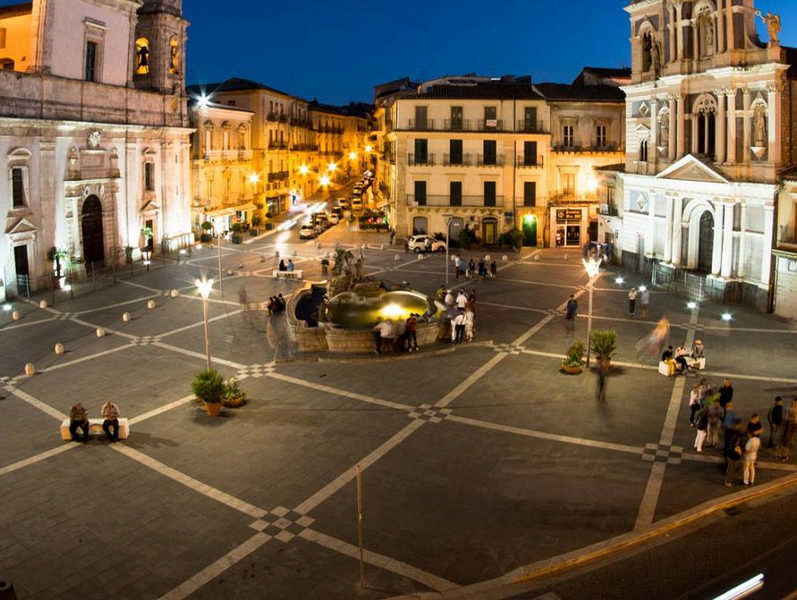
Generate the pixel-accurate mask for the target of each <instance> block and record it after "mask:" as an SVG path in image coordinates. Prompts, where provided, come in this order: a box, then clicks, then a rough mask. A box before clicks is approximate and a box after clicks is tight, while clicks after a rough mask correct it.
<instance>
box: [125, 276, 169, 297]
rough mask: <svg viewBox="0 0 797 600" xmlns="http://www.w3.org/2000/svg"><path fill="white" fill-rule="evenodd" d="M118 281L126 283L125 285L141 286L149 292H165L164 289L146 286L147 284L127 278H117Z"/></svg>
mask: <svg viewBox="0 0 797 600" xmlns="http://www.w3.org/2000/svg"><path fill="white" fill-rule="evenodd" d="M117 281H118V282H119V283H122V284H124V285H129V286H131V287H136V288H140V289H142V290H147V291H148V292H155V293H157V294H161V293H162V292H163V290H158V289H156V288H152V287H148V286H146V285H144V284H142V283H136V282H135V281H127V280H126V279H117Z"/></svg>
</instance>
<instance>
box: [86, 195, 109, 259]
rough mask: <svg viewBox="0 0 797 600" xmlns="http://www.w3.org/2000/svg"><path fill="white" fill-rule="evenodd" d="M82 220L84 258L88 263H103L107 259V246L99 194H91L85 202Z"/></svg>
mask: <svg viewBox="0 0 797 600" xmlns="http://www.w3.org/2000/svg"><path fill="white" fill-rule="evenodd" d="M80 220H81V232H82V234H83V258H84V259H85V261H86V264H87V265H89V264H93V263H95V262H99V263H102V262H103V261H104V260H105V247H104V245H103V236H102V204H100V199H99V198H97V196H93V195H92V196H89V197H88V198H86V200H85V201H84V202H83V210H82V213H81V218H80Z"/></svg>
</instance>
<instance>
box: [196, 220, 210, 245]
mask: <svg viewBox="0 0 797 600" xmlns="http://www.w3.org/2000/svg"><path fill="white" fill-rule="evenodd" d="M201 227H202V234H201V235H200V236H199V241H200V242H202V243H204V244H207V243H208V242H210V240H211V239H212V238H211V235H210V230H211V229H213V223H211V222H210V221H204V222H203V223H202V225H201Z"/></svg>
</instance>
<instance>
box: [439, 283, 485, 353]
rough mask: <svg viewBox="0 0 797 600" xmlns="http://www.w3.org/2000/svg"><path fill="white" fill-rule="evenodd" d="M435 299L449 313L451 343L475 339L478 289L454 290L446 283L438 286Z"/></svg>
mask: <svg viewBox="0 0 797 600" xmlns="http://www.w3.org/2000/svg"><path fill="white" fill-rule="evenodd" d="M435 300H436V301H437V302H438V303H441V304H442V305H443V307H444V309H445V312H446V314H447V315H448V320H449V323H450V326H451V343H452V344H461V343H463V342H471V341H473V336H474V335H475V333H476V290H469V291H465V290H459V292H457V294H456V296H455V295H454V291H453V290H449V289H446V287H445V286H444V285H441V286H440V287H439V288H437V291H436V292H435Z"/></svg>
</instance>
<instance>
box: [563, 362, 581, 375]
mask: <svg viewBox="0 0 797 600" xmlns="http://www.w3.org/2000/svg"><path fill="white" fill-rule="evenodd" d="M561 369H562V372H563V373H567V374H568V375H577V374H579V373H581V371H582V370H583V367H582V366H581V365H566V364H564V363H562V366H561Z"/></svg>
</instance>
